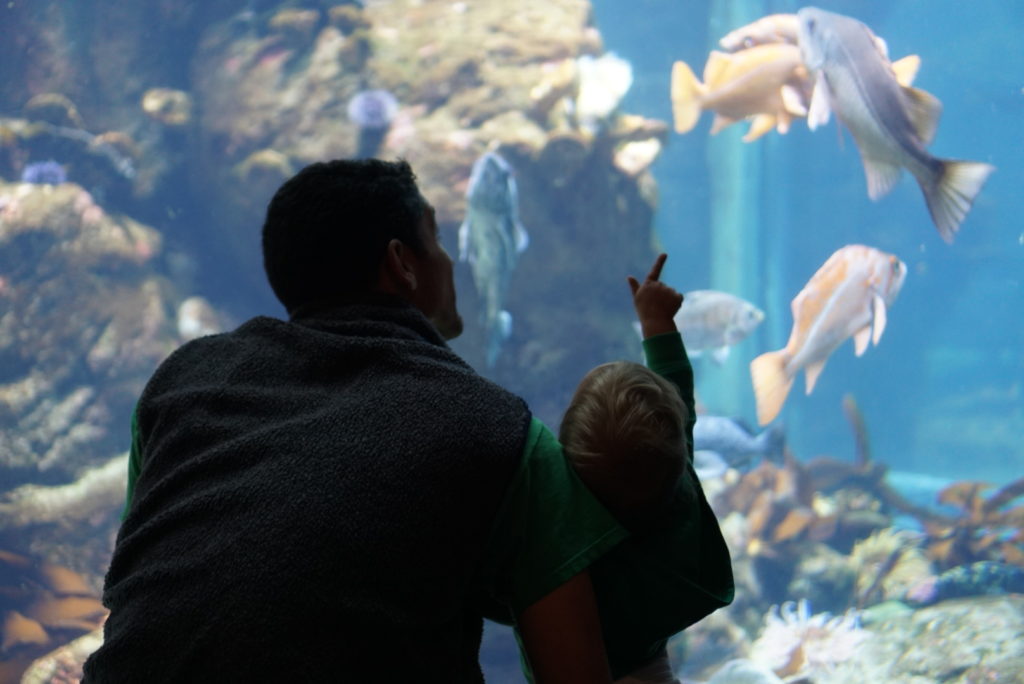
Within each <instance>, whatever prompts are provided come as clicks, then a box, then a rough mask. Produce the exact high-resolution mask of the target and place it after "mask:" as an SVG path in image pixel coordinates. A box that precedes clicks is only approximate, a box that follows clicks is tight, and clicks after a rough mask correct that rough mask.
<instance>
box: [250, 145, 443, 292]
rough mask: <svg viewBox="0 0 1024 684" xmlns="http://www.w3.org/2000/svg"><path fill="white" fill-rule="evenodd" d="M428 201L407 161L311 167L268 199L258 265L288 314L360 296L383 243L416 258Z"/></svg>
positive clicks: (371, 279) (332, 163)
mask: <svg viewBox="0 0 1024 684" xmlns="http://www.w3.org/2000/svg"><path fill="white" fill-rule="evenodd" d="M425 208H426V201H425V200H424V199H423V196H422V195H421V194H420V191H419V188H418V187H417V186H416V176H415V174H413V172H412V168H411V167H410V166H409V164H408V163H407V162H405V161H404V160H403V161H396V162H385V161H381V160H379V159H352V160H348V159H344V160H336V161H329V162H318V163H315V164H310V165H309V166H307V167H306V168H304V169H302V170H301V171H299V172H298V173H297V174H296V175H295V176H293V177H292V178H290V179H289V180H287V181H286V182H285V183H284V185H282V186H281V187H280V188H279V189H278V191H277V192H276V193H275V194H274V197H273V199H272V200H270V205H269V206H268V207H267V218H266V221H265V222H264V224H263V267H264V269H265V270H266V272H267V280H269V281H270V287H271V288H273V290H274V294H275V295H277V298H278V299H279V300H281V303H282V304H284V307H285V309H287V310H288V311H289V312H292V311H294V310H295V309H296V308H298V307H299V306H301V305H303V304H308V303H311V302H317V301H324V300H331V299H336V298H340V297H347V296H352V295H358V294H364V293H366V292H368V291H369V290H370V289H371V288H372V285H373V282H374V278H375V276H376V273H377V268H378V266H379V264H380V262H381V259H382V258H383V256H384V252H385V249H386V247H387V244H388V242H389V241H391V240H392V239H393V238H397V239H399V240H401V241H402V242H403V243H405V244H406V245H408V246H409V247H410V248H411V249H413V250H414V251H416V252H422V251H423V250H424V249H425V245H424V244H423V243H422V241H421V240H420V236H419V233H418V231H417V226H418V223H419V221H420V218H421V217H422V215H423V211H424V210H425Z"/></svg>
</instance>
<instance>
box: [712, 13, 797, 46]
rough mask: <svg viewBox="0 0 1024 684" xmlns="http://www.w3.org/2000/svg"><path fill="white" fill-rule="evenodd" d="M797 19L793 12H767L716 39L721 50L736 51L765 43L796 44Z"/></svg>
mask: <svg viewBox="0 0 1024 684" xmlns="http://www.w3.org/2000/svg"><path fill="white" fill-rule="evenodd" d="M798 27H799V21H798V20H797V16H796V15H795V14H769V15H768V16H766V17H761V18H760V19H758V20H757V21H754V22H751V23H749V24H747V25H746V26H741V27H740V28H738V29H736V30H735V31H730V32H729V33H727V34H725V37H724V38H722V39H721V40H720V41H718V44H719V45H721V46H722V49H723V50H727V51H729V52H736V51H738V50H745V49H748V48H752V47H754V46H755V45H765V44H767V43H789V44H790V45H796V37H797V29H798Z"/></svg>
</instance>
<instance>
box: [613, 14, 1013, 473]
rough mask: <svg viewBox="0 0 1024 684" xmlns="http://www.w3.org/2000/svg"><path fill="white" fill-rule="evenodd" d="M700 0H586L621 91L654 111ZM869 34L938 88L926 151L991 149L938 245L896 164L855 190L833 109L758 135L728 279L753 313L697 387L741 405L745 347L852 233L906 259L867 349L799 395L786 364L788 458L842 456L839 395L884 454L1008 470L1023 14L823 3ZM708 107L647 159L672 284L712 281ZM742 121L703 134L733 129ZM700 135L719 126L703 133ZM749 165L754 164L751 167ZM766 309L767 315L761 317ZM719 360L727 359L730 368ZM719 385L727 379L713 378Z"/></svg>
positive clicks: (697, 41) (850, 153)
mask: <svg viewBox="0 0 1024 684" xmlns="http://www.w3.org/2000/svg"><path fill="white" fill-rule="evenodd" d="M712 5H713V3H710V2H709V3H684V4H683V3H677V2H670V1H668V0H663V1H659V0H638V1H637V2H631V3H628V4H626V3H619V2H614V1H613V0H605V1H602V0H598V1H597V2H595V3H594V8H595V19H596V23H597V25H598V26H599V27H600V29H601V32H602V35H603V37H604V39H605V46H606V48H607V49H609V50H614V51H616V52H617V53H619V54H621V55H623V56H624V57H626V58H628V59H629V60H630V61H631V62H632V63H633V67H634V76H635V83H634V86H633V88H632V89H631V91H630V92H629V94H628V95H627V96H626V99H625V101H624V103H623V106H624V107H625V108H626V109H627V110H629V111H637V112H642V113H644V114H645V115H648V116H653V117H658V118H664V119H666V120H670V117H671V107H670V103H669V99H668V88H669V71H670V69H671V64H672V62H673V61H675V60H684V61H686V62H687V63H689V64H690V65H691V66H693V67H694V69H695V71H697V73H700V72H699V69H700V68H701V67H702V65H703V63H704V60H705V58H706V56H707V53H708V50H709V49H710V48H711V47H713V46H714V45H713V44H714V43H715V42H717V39H718V38H719V37H720V36H721V35H723V34H724V33H725V32H726V30H729V29H731V28H734V27H725V30H718V31H714V30H709V28H708V15H709V13H710V11H711V8H712ZM731 5H732V6H733V7H736V8H741V9H740V10H739V12H740V13H741V14H742V13H743V12H744V11H746V13H747V16H748V17H749V19H750V20H753V19H756V18H757V17H759V16H762V15H764V14H768V13H771V12H792V11H795V10H796V9H798V8H799V7H800V6H801V5H800V4H799V3H794V2H747V3H743V2H735V3H731ZM818 5H819V6H820V7H821V8H822V9H827V10H830V11H834V12H839V13H844V14H848V15H850V16H853V17H856V18H857V19H859V20H860V21H863V22H865V23H866V24H868V25H869V26H870V27H871V28H872V29H873V30H874V32H875V33H876V34H877V35H879V36H881V37H883V38H884V39H885V40H886V41H887V42H888V46H889V52H890V55H891V56H892V57H893V58H899V57H902V56H904V55H908V54H918V55H920V57H921V61H922V66H921V69H920V71H919V73H918V77H917V79H916V81H915V83H914V85H915V86H917V87H920V88H923V89H925V90H927V91H929V92H931V93H933V94H934V95H935V96H937V97H938V98H939V99H940V100H941V101H942V103H943V107H944V109H943V115H942V118H941V121H940V124H939V129H938V134H937V136H936V138H935V140H934V142H933V143H932V145H931V146H930V148H929V149H930V151H931V152H932V153H933V154H934V155H936V156H938V157H952V158H963V159H973V160H977V161H984V162H988V163H990V164H994V165H995V166H996V167H997V171H996V172H995V173H994V174H993V175H992V176H991V177H990V179H989V181H988V183H987V185H986V186H985V188H984V189H983V191H982V192H981V194H980V196H979V198H978V200H977V202H976V203H975V206H974V208H973V210H972V211H971V213H970V214H969V215H968V217H967V219H966V221H965V222H964V224H963V226H962V229H961V231H960V233H959V234H958V236H957V238H956V241H955V243H954V244H953V245H947V244H945V243H944V242H942V241H941V240H940V239H939V238H938V235H937V232H936V231H935V229H934V227H933V226H932V224H931V222H930V219H929V217H928V213H927V210H926V208H925V205H924V201H923V198H922V197H921V193H920V191H919V189H918V187H917V184H916V183H915V182H914V180H913V178H912V177H910V176H909V175H908V174H904V176H903V178H902V181H901V182H900V183H899V184H898V186H897V187H896V188H895V189H894V190H893V191H892V193H891V194H889V195H888V196H886V197H884V198H882V199H880V200H879V201H877V202H872V201H871V200H870V199H868V197H867V192H866V185H865V181H864V176H863V171H862V166H861V163H860V158H859V154H858V153H857V148H856V146H855V145H854V143H853V140H852V138H851V137H850V136H849V134H848V133H839V132H838V131H837V124H836V122H835V119H834V117H833V119H832V121H831V122H830V123H829V125H828V126H826V127H825V128H819V129H818V130H817V131H815V132H813V133H812V132H810V131H809V130H808V129H807V128H806V126H804V125H803V122H801V121H797V122H796V123H795V124H794V126H793V129H792V130H791V131H790V133H789V134H788V135H787V136H784V137H783V136H777V135H775V134H774V133H773V134H771V135H768V136H765V137H764V138H762V139H761V140H760V141H758V142H755V143H753V144H754V145H760V147H761V150H760V154H761V155H762V157H761V160H760V169H759V171H760V173H761V177H762V180H761V184H760V187H759V189H758V192H759V193H760V198H761V203H760V206H758V207H753V208H751V212H750V215H751V216H752V217H754V218H755V220H756V221H758V222H759V225H758V226H757V229H756V231H754V233H755V235H756V238H752V239H756V240H757V242H758V248H757V249H758V252H757V256H756V258H755V259H754V261H755V263H756V264H757V266H758V269H759V271H760V275H761V277H760V278H757V279H753V281H752V282H750V287H749V291H745V292H736V293H735V294H740V295H742V296H744V297H746V298H747V299H749V300H750V301H752V302H754V303H756V304H758V305H759V306H761V307H762V308H764V309H765V310H766V312H768V314H769V317H768V319H767V320H766V321H765V323H764V324H763V325H762V326H761V327H760V328H759V329H758V330H757V331H755V334H754V335H752V336H751V338H749V339H748V341H747V342H745V343H744V344H743V345H741V347H740V349H739V350H738V351H739V352H740V353H738V354H733V355H732V358H731V359H730V363H732V364H735V365H736V368H739V371H737V372H733V373H729V372H728V371H729V369H728V368H727V369H726V372H721V371H719V370H718V369H716V368H713V367H704V368H698V374H699V375H698V387H697V391H698V395H700V394H701V393H702V390H703V391H704V392H705V393H707V394H708V395H709V396H714V397H716V398H717V400H718V403H719V406H717V407H716V406H711V407H709V408H711V409H712V410H713V411H726V412H729V413H739V414H741V415H744V416H745V417H746V418H747V419H748V420H751V421H752V420H753V418H754V414H753V400H752V397H751V393H750V391H749V385H748V383H749V376H747V375H746V374H745V373H744V372H742V369H743V368H745V366H746V364H747V363H749V361H750V359H752V358H753V357H754V356H756V355H757V354H759V353H761V352H763V351H765V350H768V349H778V348H781V347H782V346H784V345H785V343H786V339H787V337H788V334H789V327H790V323H791V320H792V319H791V317H790V313H789V302H790V300H791V299H792V298H793V297H794V296H795V295H796V293H797V292H799V290H800V289H801V288H802V287H803V285H804V283H806V281H807V279H808V278H810V276H811V274H813V273H814V271H815V270H816V269H817V268H818V267H819V266H820V265H821V264H822V263H823V262H824V261H825V259H826V258H827V257H828V256H829V255H830V254H831V253H832V252H833V251H834V250H836V249H838V248H839V247H841V246H843V245H846V244H851V243H862V244H867V245H870V246H873V247H877V248H878V249H881V250H884V251H886V252H891V253H894V254H896V255H897V256H898V257H899V258H900V259H902V260H903V261H904V262H905V263H906V264H907V268H908V276H907V279H906V282H905V284H904V286H903V290H902V292H901V294H900V296H899V298H898V300H897V301H896V303H895V304H894V305H893V306H892V307H891V309H890V312H889V319H888V327H887V328H886V331H885V334H884V336H883V338H882V340H881V341H880V344H879V346H878V347H873V348H871V349H869V350H868V352H867V353H866V354H865V355H864V356H863V357H861V358H854V355H853V347H852V343H847V344H845V345H844V346H843V347H841V348H839V349H838V350H837V351H836V352H835V353H834V354H833V355H832V357H831V359H830V360H829V362H828V365H827V366H826V368H825V371H824V372H823V373H822V376H821V378H820V379H819V382H818V385H817V387H816V388H815V390H814V393H813V394H812V395H811V396H810V397H805V396H804V395H803V392H802V391H801V387H800V385H801V382H802V379H798V382H797V384H796V386H795V387H794V390H793V391H792V393H791V395H790V397H789V399H788V401H787V405H786V407H785V409H784V410H783V413H782V415H781V419H782V420H783V421H785V423H786V425H787V433H788V434H787V436H788V439H789V442H790V444H791V446H792V447H793V449H794V451H795V452H796V453H798V454H800V455H802V456H807V457H809V456H813V455H818V454H831V455H836V456H841V455H844V454H849V453H851V451H849V450H848V449H847V448H846V446H845V445H846V444H847V443H848V442H847V441H846V440H847V436H848V435H850V432H849V427H848V426H847V424H846V422H845V419H844V417H843V414H842V411H841V408H840V402H841V399H842V397H843V395H844V394H846V393H850V394H852V395H853V396H854V398H855V399H856V401H857V402H858V404H859V406H860V408H861V410H862V412H863V413H864V416H865V420H866V422H867V425H868V428H869V431H870V434H871V439H872V445H873V448H874V451H875V454H876V456H877V458H879V459H880V460H883V461H885V462H887V463H889V464H891V465H892V466H893V467H897V468H902V469H921V470H924V471H927V472H932V473H935V474H939V475H943V476H947V477H952V478H967V477H970V478H976V479H986V478H987V479H991V480H994V481H997V482H999V481H1008V480H1010V479H1014V478H1016V477H1017V476H1018V475H1019V473H1020V472H1021V469H1022V465H1024V444H1022V441H1021V439H1020V437H1021V436H1024V409H1022V407H1024V354H1022V353H1021V349H1022V342H1024V320H1022V316H1021V314H1022V312H1024V224H1022V222H1021V220H1020V215H1021V213H1022V211H1024V195H1022V194H1021V193H1020V192H1019V188H1020V183H1021V177H1022V172H1024V154H1022V152H1024V139H1022V137H1021V135H1020V132H1019V122H1020V121H1021V120H1022V115H1024V90H1022V88H1024V81H1022V79H1021V78H1020V73H1021V68H1020V62H1021V59H1022V57H1021V55H1020V53H1019V51H1014V50H1013V49H1012V46H1013V45H1015V44H1016V43H1017V36H1018V35H1019V34H1020V31H1021V29H1022V28H1024V6H1022V5H1021V4H1020V3H1007V2H999V1H998V0H987V1H985V0H983V1H982V2H978V3H969V4H967V3H960V2H956V1H955V0H917V1H915V0H902V1H899V2H891V3H864V2H853V1H846V2H827V1H822V2H820V3H818ZM710 119H711V116H710V115H709V114H705V115H704V117H703V118H702V120H701V123H700V124H699V125H698V127H697V128H696V129H695V130H693V131H691V132H690V133H688V134H686V135H673V136H672V138H671V140H670V144H669V146H668V147H667V149H666V150H665V152H664V153H663V155H662V156H661V158H660V159H659V160H658V161H657V162H655V165H654V174H655V176H656V178H657V179H658V184H659V191H660V206H659V210H658V212H657V214H656V217H655V223H656V226H657V229H658V234H659V237H660V238H661V240H662V242H663V244H664V245H665V247H666V249H667V250H668V251H669V252H670V254H671V255H672V257H671V258H670V261H669V263H668V265H667V267H666V278H667V279H669V281H670V282H673V284H676V285H677V287H679V288H680V289H684V290H687V289H698V288H702V287H708V286H709V285H711V284H712V283H713V278H712V273H711V272H710V265H709V261H708V257H707V255H708V250H709V244H710V235H709V231H708V225H709V221H710V218H709V212H710V211H711V206H710V202H709V198H710V193H711V190H710V181H709V177H708V155H709V154H711V153H712V148H711V144H710V140H709V136H708V130H709V128H710ZM744 130H745V124H740V125H737V126H733V127H732V128H730V129H727V130H725V131H723V132H722V133H720V134H719V136H718V137H719V138H724V137H727V136H728V137H729V138H730V139H731V142H732V143H733V144H742V143H740V142H739V137H740V135H742V132H743V131H744ZM715 142H716V143H717V142H718V141H715ZM752 172H756V171H752ZM773 314H774V315H773ZM736 368H733V369H732V370H734V371H736ZM722 383H726V384H727V386H726V387H722Z"/></svg>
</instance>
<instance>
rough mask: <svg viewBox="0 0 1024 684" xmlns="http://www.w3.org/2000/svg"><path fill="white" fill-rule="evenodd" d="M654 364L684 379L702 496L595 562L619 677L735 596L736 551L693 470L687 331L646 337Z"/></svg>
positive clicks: (610, 655) (608, 640) (597, 589)
mask: <svg viewBox="0 0 1024 684" xmlns="http://www.w3.org/2000/svg"><path fill="white" fill-rule="evenodd" d="M643 346H644V355H645V357H646V360H647V365H648V367H649V368H650V369H651V370H653V371H655V372H656V373H658V374H659V375H661V376H663V377H664V378H666V379H667V380H669V381H670V382H672V383H673V384H675V385H676V387H677V388H678V389H679V393H680V395H681V396H682V399H683V402H684V404H685V405H686V408H687V411H688V414H689V415H688V419H687V422H686V425H685V434H686V442H687V451H688V454H687V456H688V459H687V472H686V473H684V475H683V477H688V478H690V480H691V484H692V486H693V487H695V488H696V492H697V497H696V501H695V502H694V501H693V500H688V502H687V503H685V504H680V505H676V506H673V507H672V508H671V509H670V510H669V512H668V513H667V514H666V518H667V519H666V520H662V521H659V523H661V524H659V525H658V527H657V529H654V530H650V531H643V532H638V533H636V534H634V535H632V536H630V537H629V538H628V539H626V540H625V541H624V542H623V543H622V544H620V545H618V546H617V547H615V548H614V549H612V551H611V552H610V553H608V554H607V555H606V556H604V557H602V558H601V559H600V560H599V561H597V562H596V563H595V564H594V565H593V566H592V567H591V568H590V576H591V579H592V580H593V583H594V592H595V594H596V596H597V602H598V609H599V612H600V615H601V628H602V632H603V634H604V639H605V648H606V649H607V652H608V660H609V662H610V664H611V667H612V674H613V675H614V677H616V678H618V677H622V676H624V675H626V674H628V673H630V672H632V671H633V670H635V669H636V668H638V667H640V666H642V665H644V664H646V663H647V662H649V661H650V660H651V659H652V658H654V657H655V656H657V655H658V654H659V653H660V652H661V651H662V650H663V649H664V648H665V642H666V640H667V639H668V638H669V637H671V636H672V635H674V634H676V633H678V632H680V631H682V630H684V629H685V628H686V627H689V626H690V625H691V624H693V623H694V622H696V621H697V620H699V619H701V618H703V617H705V616H706V615H708V614H710V613H711V612H713V611H714V610H716V609H718V608H720V607H722V606H725V605H727V604H729V603H730V602H732V599H733V577H732V563H731V559H730V557H729V550H728V548H727V547H726V545H725V540H724V539H723V538H722V533H721V531H720V530H719V527H718V520H717V519H716V518H715V515H714V513H713V512H712V510H711V507H710V506H709V505H708V502H707V499H706V498H705V496H704V492H703V490H702V489H701V486H700V480H698V479H697V475H696V473H695V472H694V471H693V426H694V425H695V424H696V422H697V414H696V411H695V403H694V395H693V368H692V367H691V365H690V361H689V358H688V357H687V355H686V349H685V347H684V346H683V341H682V336H681V335H680V334H679V333H677V332H675V333H665V334H662V335H656V336H654V337H650V338H648V339H646V340H644V343H643Z"/></svg>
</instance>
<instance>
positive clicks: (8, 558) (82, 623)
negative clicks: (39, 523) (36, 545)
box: [0, 550, 107, 682]
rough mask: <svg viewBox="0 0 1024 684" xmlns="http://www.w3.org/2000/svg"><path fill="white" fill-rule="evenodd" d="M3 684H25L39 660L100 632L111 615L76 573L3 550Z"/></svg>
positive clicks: (0, 589) (0, 634) (0, 562)
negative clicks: (30, 668) (31, 666)
mask: <svg viewBox="0 0 1024 684" xmlns="http://www.w3.org/2000/svg"><path fill="white" fill-rule="evenodd" d="M0 595H2V596H3V598H4V603H3V612H2V614H0V681H3V682H16V681H21V680H20V675H21V673H22V672H23V671H24V670H25V669H26V668H27V667H28V665H29V664H30V663H31V662H32V660H34V659H35V658H37V657H39V656H41V655H43V654H45V653H47V652H49V651H51V650H52V649H54V648H55V647H57V646H59V645H61V644H63V643H66V642H67V641H69V640H70V639H73V638H76V637H79V636H81V635H82V634H83V633H89V632H93V631H95V630H97V629H98V628H99V627H100V626H101V624H102V621H103V619H104V618H105V617H106V614H107V611H106V609H105V608H104V607H103V605H102V604H101V603H100V601H99V599H98V598H97V597H96V595H95V594H94V592H93V590H92V589H91V588H90V587H89V586H88V584H87V582H86V581H85V579H84V578H82V577H81V576H79V575H78V574H77V573H75V572H73V571H71V570H69V569H67V568H64V567H61V566H58V565H54V564H51V563H40V562H37V561H35V560H33V559H31V558H28V557H25V556H21V555H18V554H15V553H10V552H8V551H3V550H0Z"/></svg>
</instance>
